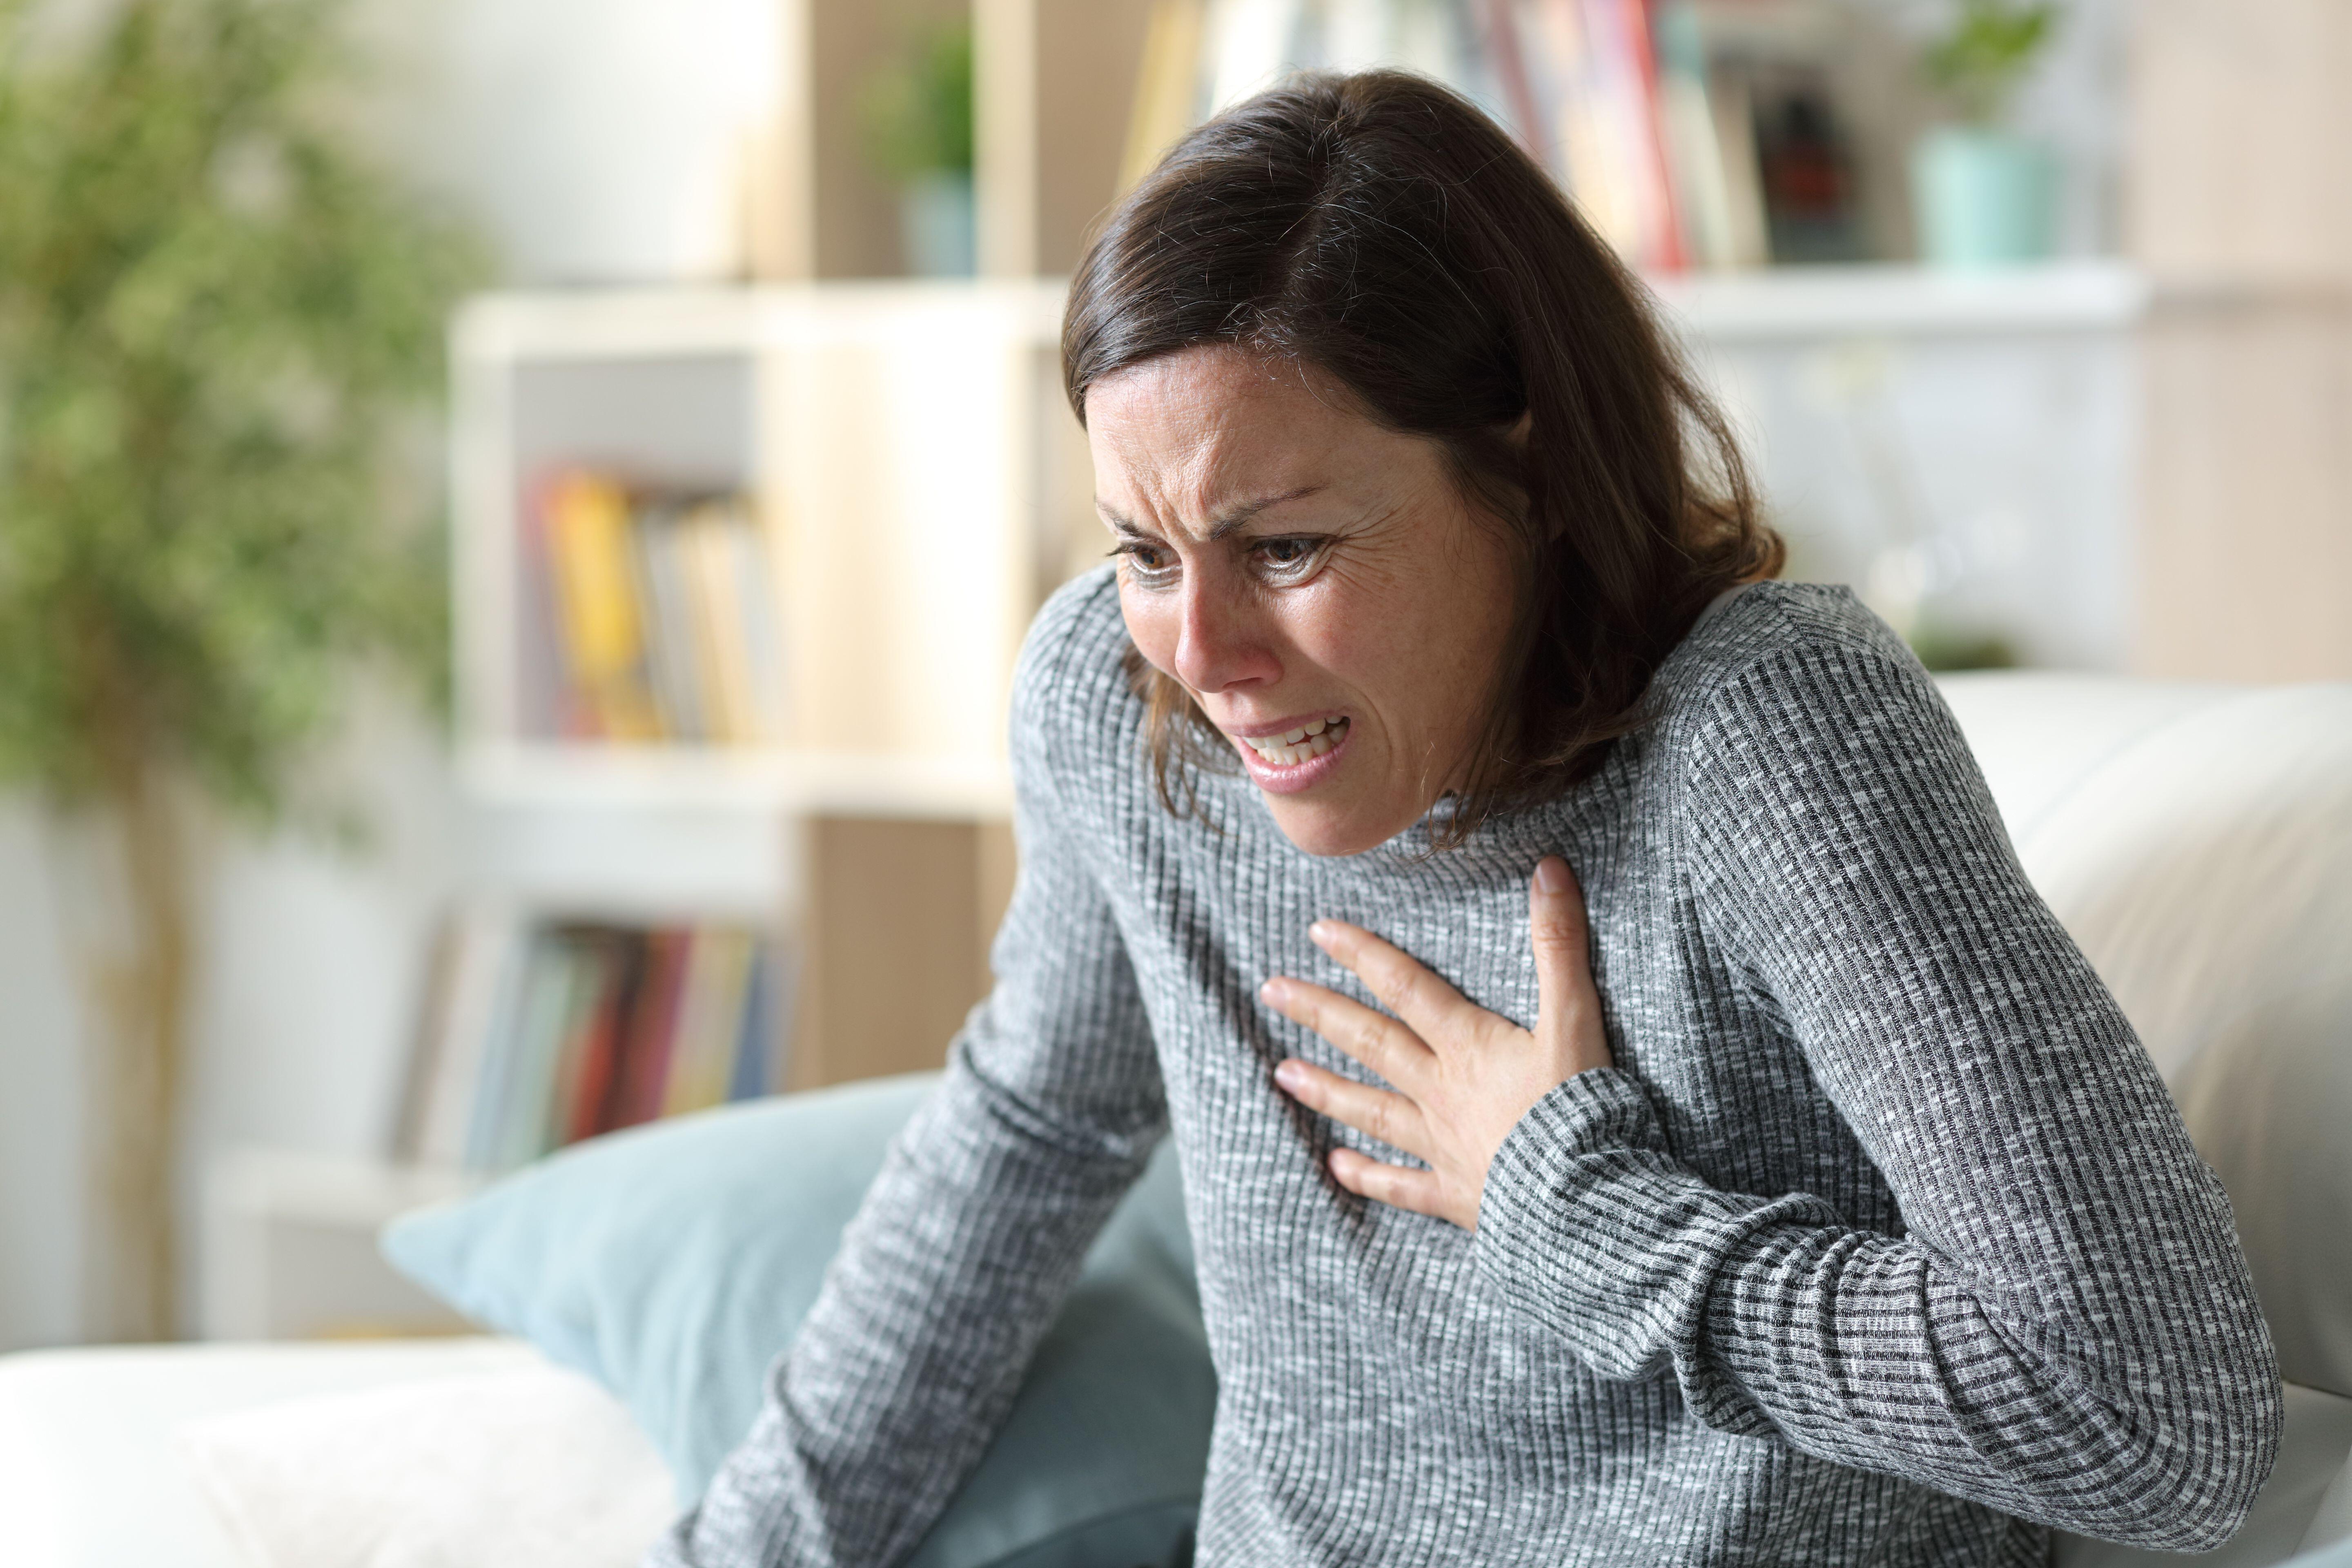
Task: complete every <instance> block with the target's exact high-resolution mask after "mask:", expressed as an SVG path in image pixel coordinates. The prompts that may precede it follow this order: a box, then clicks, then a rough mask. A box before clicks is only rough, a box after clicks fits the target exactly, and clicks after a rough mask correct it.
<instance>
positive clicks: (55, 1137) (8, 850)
mask: <svg viewBox="0 0 2352 1568" xmlns="http://www.w3.org/2000/svg"><path fill="white" fill-rule="evenodd" d="M43 828H44V824H43V822H42V819H41V817H40V815H39V814H38V813H37V812H36V811H35V810H34V809H33V808H32V807H31V805H29V804H28V803H27V802H26V801H25V800H24V799H22V798H21V797H18V798H14V799H8V800H5V802H0V1086H5V1087H0V1350H13V1349H16V1348H17V1347H19V1346H23V1345H33V1344H56V1343H60V1342H66V1341H68V1340H71V1339H74V1338H75V1337H77V1335H78V1334H79V1331H80V1326H81V1279H80V1277H81V1266H82V1253H81V1215H82V1207H81V1182H80V1171H81V1136H80V1106H81V1097H80V1077H79V1068H78V1059H77V1057H78V1054H77V1052H76V1049H75V1043H76V1037H77V1036H76V1031H77V1030H78V1029H79V1025H80V1020H79V1011H78V1007H77V1004H76V998H75V994H74V988H73V981H72V976H71V975H70V974H69V973H68V972H67V967H66V962H65V955H64V953H63V952H62V951H60V948H59V945H58V921H57V918H56V900H54V898H53V897H52V889H51V886H50V876H49V872H50V860H49V856H48V855H47V852H46V848H45V845H44V836H43Z"/></svg>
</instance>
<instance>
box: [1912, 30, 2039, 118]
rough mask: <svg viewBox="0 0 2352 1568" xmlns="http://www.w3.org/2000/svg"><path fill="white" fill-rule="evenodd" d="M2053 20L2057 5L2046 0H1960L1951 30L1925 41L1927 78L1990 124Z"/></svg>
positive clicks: (1970, 114)
mask: <svg viewBox="0 0 2352 1568" xmlns="http://www.w3.org/2000/svg"><path fill="white" fill-rule="evenodd" d="M2057 21H2058V7H2057V6H2056V5H2054V4H2051V3H2049V0H2040V3H2030V4H2029V3H2021V0H1960V8H1959V15H1958V16H1956V17H1954V18H1953V21H1952V26H1951V28H1950V30H1949V31H1948V32H1946V33H1945V34H1944V36H1943V37H1940V38H1938V39H1937V40H1936V41H1935V42H1934V43H1932V44H1930V45H1929V46H1928V47H1927V54H1926V56H1925V57H1924V59H1923V64H1924V65H1925V67H1926V69H1927V79H1928V80H1929V81H1930V82H1932V83H1934V84H1935V85H1936V86H1937V88H1938V89H1942V90H1943V91H1945V92H1947V93H1948V94H1950V95H1951V98H1952V100H1953V101H1954V102H1955V103H1956V104H1958V107H1959V110H1960V112H1961V113H1962V114H1963V115H1964V116H1966V117H1967V118H1968V119H1969V121H1973V122H1975V123H1977V124H1989V123H1990V122H1991V121H1996V120H1999V119H2000V117H2001V115H2002V114H2003V113H2004V112H2005V111H2006V110H2008V108H2009V100H2010V99H2011V96H2012V95H2013V94H2014V93H2015V92H2016V90H2017V84H2018V83H2019V82H2020V81H2021V80H2022V79H2024V77H2025V73H2026V72H2027V71H2029V70H2031V69H2032V67H2033V62H2034V60H2035V59H2036V58H2038V57H2039V56H2040V55H2041V53H2042V49H2043V48H2045V47H2047V46H2048V45H2049V42H2050V39H2051V37H2052V35H2053V32H2054V30H2055V28H2056V26H2057Z"/></svg>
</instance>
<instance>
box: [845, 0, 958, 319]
mask: <svg viewBox="0 0 2352 1568" xmlns="http://www.w3.org/2000/svg"><path fill="white" fill-rule="evenodd" d="M971 70H972V66H971V17H970V16H959V17H955V18H952V19H946V20H940V21H935V22H932V23H930V24H929V25H927V26H920V27H918V28H917V29H916V30H915V31H913V32H912V33H911V34H909V35H908V38H907V40H906V42H905V44H904V45H903V47H901V48H900V50H899V52H898V56H897V58H893V59H892V60H890V61H888V62H887V64H885V65H884V66H883V68H881V69H879V70H878V71H877V72H876V73H875V74H874V75H873V76H872V77H870V78H868V79H866V86H865V90H864V91H863V92H862V93H861V94H860V96H859V101H858V108H859V110H860V113H861V116H862V118H863V120H864V122H865V124H864V129H865V132H866V157H867V159H868V161H869V162H870V163H872V164H873V166H874V168H875V169H876V171H877V173H879V174H881V175H882V176H883V178H884V179H886V180H887V181H888V182H889V183H890V184H893V185H895V186H897V187H898V217H899V232H900V235H901V237H902V239H903V242H904V247H905V251H906V259H907V270H908V271H909V272H912V273H914V274H915V275H916V276H917V277H919V278H968V277H970V276H971V274H972V272H973V271H974V270H975V269H976V261H977V257H978V251H979V245H978V238H977V236H978V214H977V209H976V206H975V204H974V202H973V198H972V179H971V165H972V155H971V142H972V123H971V113H972V85H971Z"/></svg>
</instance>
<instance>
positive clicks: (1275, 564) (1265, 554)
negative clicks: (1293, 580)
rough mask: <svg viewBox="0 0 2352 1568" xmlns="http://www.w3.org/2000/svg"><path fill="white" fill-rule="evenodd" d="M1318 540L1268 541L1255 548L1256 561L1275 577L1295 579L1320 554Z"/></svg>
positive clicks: (1319, 542)
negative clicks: (1262, 563)
mask: <svg viewBox="0 0 2352 1568" xmlns="http://www.w3.org/2000/svg"><path fill="white" fill-rule="evenodd" d="M1322 543H1323V542H1322V541H1321V540H1318V539H1268V540H1263V541H1261V542H1259V544H1258V546H1257V555H1258V559H1259V560H1260V561H1262V562H1264V563H1265V564H1266V565H1267V566H1268V567H1269V568H1271V569H1272V571H1273V573H1274V574H1275V575H1276V576H1277V577H1296V576H1297V575H1299V574H1301V573H1303V572H1305V571H1306V570H1307V568H1308V567H1309V566H1311V565H1313V564H1314V563H1315V562H1316V560H1317V559H1318V557H1319V556H1320V555H1321V554H1322Z"/></svg>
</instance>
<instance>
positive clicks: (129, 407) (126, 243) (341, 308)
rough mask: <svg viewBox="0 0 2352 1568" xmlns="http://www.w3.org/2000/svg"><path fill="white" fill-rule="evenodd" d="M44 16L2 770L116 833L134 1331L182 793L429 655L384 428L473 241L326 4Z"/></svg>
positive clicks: (6, 450) (7, 603) (24, 197)
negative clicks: (67, 24) (357, 121)
mask: <svg viewBox="0 0 2352 1568" xmlns="http://www.w3.org/2000/svg"><path fill="white" fill-rule="evenodd" d="M41 20H42V17H41V15H40V13H39V10H38V7H37V6H36V5H34V4H33V3H32V0H0V780H8V779H13V780H16V781H19V782H23V783H29V784H33V785H35V786H37V788H38V789H39V790H40V791H41V792H42V793H43V794H44V795H46V796H47V798H48V799H49V800H50V801H52V802H53V803H55V804H56V805H58V807H59V808H61V809H62V810H63V811H64V812H66V813H68V814H80V815H82V816H87V817H89V818H90V819H92V820H94V821H96V822H98V823H100V824H103V825H106V826H108V827H109V829H110V832H111V834H112V835H113V837H115V838H116V839H117V840H118V841H119V856H118V861H119V864H120V866H121V874H122V876H123V878H124V882H125V888H124V890H125V891H126V892H127V894H128V895H129V896H128V898H127V900H125V907H126V910H127V912H128V915H129V921H130V927H131V930H130V933H129V935H128V936H127V938H126V940H125V950H124V953H123V955H121V957H120V958H119V959H117V960H115V961H113V962H112V963H110V967H109V970H108V972H107V973H104V974H100V975H96V976H94V977H93V981H92V984H93V987H94V994H93V997H92V1000H93V1001H94V1002H96V1003H98V1004H99V1007H98V1008H97V1010H96V1011H97V1016H99V1017H100V1018H102V1019H103V1020H105V1021H106V1022H107V1024H108V1025H109V1026H110V1029H111V1032H112V1041H111V1043H112V1047H113V1051H114V1055H113V1058H112V1059H111V1061H110V1063H109V1064H108V1068H109V1070H106V1071H103V1072H100V1073H98V1074H93V1075H92V1077H91V1081H92V1082H93V1084H94V1085H99V1086H105V1087H106V1088H107V1089H110V1100H112V1123H111V1126H110V1130H109V1131H108V1134H107V1135H106V1137H105V1138H104V1139H103V1140H102V1142H104V1143H105V1144H106V1146H107V1148H108V1149H109V1150H110V1154H109V1155H108V1156H107V1160H108V1162H109V1169H108V1172H107V1176H106V1182H105V1189H106V1193H107V1196H108V1199H109V1202H110V1208H111V1209H112V1211H113V1215H114V1217H115V1220H116V1222H117V1226H116V1228H117V1231H118V1233H121V1234H119V1235H118V1237H117V1246H118V1249H119V1251H120V1256H119V1258H118V1259H117V1268H116V1272H117V1276H118V1281H117V1284H118V1291H119V1292H121V1293H123V1294H126V1295H127V1296H128V1297H130V1298H131V1310H129V1312H128V1313H127V1315H126V1317H125V1318H124V1320H123V1321H122V1323H121V1328H122V1329H123V1330H124V1331H131V1332H137V1331H142V1330H143V1331H146V1332H149V1333H158V1334H160V1333H168V1332H169V1331H170V1330H171V1327H172V1319H173V1297H172V1276H173V1267H174V1266H173V1258H172V1237H171V1227H170V1221H169V1216H170V1213H171V1203H170V1193H169V1187H168V1182H169V1179H170V1174H171V1160H172V1146H173V1122H174V1120H175V1116H176V1100H177V1095H178V1081H179V1078H180V1073H181V1058H182V1055H183V1045H184V1033H185V1013H186V1005H187V999H188V991H189V985H190V976H191V974H192V973H193V952H194V942H193V935H192V931H191V928H190V912H189V911H190V904H189V891H188V887H187V876H188V873H187V870H186V867H185V864H184V850H183V842H184V826H185V824H184V821H183V820H182V817H183V816H184V809H185V805H186V803H187V802H188V801H190V800H191V799H193V798H194V797H208V798H209V799H211V800H212V801H214V802H216V803H219V804H221V805H226V806H227V807H229V808H230V809H232V810H233V811H236V812H238V813H241V814H243V815H244V816H247V818H248V819H251V820H255V821H257V822H268V821H271V820H274V819H276V818H278V817H279V816H281V815H282V814H283V813H284V812H285V811H286V810H287V808H288V807H289V804H295V803H294V802H293V800H292V797H293V796H294V795H296V794H298V793H299V792H298V791H297V790H295V788H294V787H293V786H294V781H295V779H296V777H297V765H298V763H299V761H300V760H301V758H302V757H303V755H304V752H305V751H306V749H307V748H308V747H309V746H310V744H311V743H312V742H315V741H316V740H317V739H318V738H319V737H320V735H321V733H322V731H325V730H327V729H328V728H329V727H330V726H331V723H332V721H334V719H335V718H336V716H337V711H338V708H339V703H340V700H341V694H342V693H343V691H344V689H345V686H344V682H345V680H346V678H347V676H348V675H349V673H350V671H351V668H352V665H353V663H354V661H355V660H359V659H362V658H368V657H371V656H373V657H377V658H385V657H388V658H389V659H390V661H391V662H392V663H393V664H394V665H395V666H397V667H399V668H404V669H406V670H408V671H410V672H413V673H415V674H418V675H421V676H424V677H425V678H426V679H427V682H428V684H436V683H437V678H436V674H435V672H436V668H437V662H438V659H439V658H440V650H441V648H442V647H443V646H444V640H445V639H444V637H443V635H442V623H443V617H444V615H445V609H444V606H445V605H446V594H445V593H444V591H443V588H442V578H441V574H440V572H439V570H438V569H437V567H436V564H435V561H434V555H435V549H434V546H433V544H432V543H431V541H432V539H433V537H434V535H433V533H432V531H430V530H429V528H427V527H426V526H425V524H427V523H429V522H430V521H431V517H430V511H431V509H430V508H429V506H418V505H408V506H405V507H404V506H403V505H402V504H401V501H402V498H401V494H400V492H401V489H402V488H403V487H402V479H403V475H404V472H409V473H413V470H414V468H415V455H414V454H413V453H411V454H407V455H406V458H405V468H404V454H403V453H401V452H400V451H399V450H398V447H399V446H400V440H399V437H400V436H401V434H402V431H403V428H404V421H405V422H406V427H407V428H409V429H411V430H413V429H415V428H416V427H417V426H416V425H415V420H416V417H417V416H418V415H419V414H420V413H421V412H422V411H424V410H425V409H426V408H427V407H429V399H430V397H431V395H433V394H434V393H435V391H436V389H437V387H438V385H439V383H440V379H441V335H442V329H443V321H444V319H445V316H446V310H447V307H448V304H449V302H450V301H451V300H452V299H453V297H454V295H455V293H456V292H457V289H459V288H460V287H461V286H462V284H463V283H464V282H465V281H467V279H468V278H469V277H470V276H471V275H472V273H473V271H474V268H475V267H476V256H475V251H474V248H473V247H472V245H471V244H470V242H469V241H467V240H466V239H464V238H463V237H460V236H459V235H458V234H457V231H456V230H455V229H454V228H452V227H451V226H447V225H446V224H444V223H441V222H438V221H436V220H434V219H432V218H429V217H427V216H424V215H423V214H422V213H421V212H420V210H419V209H418V208H417V206H416V205H415V203H414V202H413V201H412V200H411V199H410V198H408V197H406V196H405V195H403V194H402V192H401V191H400V189H399V188H398V187H397V186H396V185H395V184H394V183H393V182H392V181H391V180H389V179H388V178H387V177H386V176H384V175H383V174H380V173H379V172H377V171H376V170H374V169H373V168H372V167H371V166H370V165H369V164H368V163H366V162H365V161H364V160H362V159H361V158H359V157H358V156H356V155H355V154H354V153H352V152H351V151H350V150H349V149H348V147H347V146H346V145H345V143H344V142H343V141H342V140H341V138H340V137H339V136H338V135H336V134H335V133H334V132H333V130H332V128H331V112H330V111H331V108H332V105H331V101H330V100H329V89H331V88H332V87H334V86H335V85H337V79H338V77H339V75H340V73H341V67H342V65H343V62H342V61H341V60H340V59H339V58H338V56H337V52H336V46H335V41H334V40H335V37H336V31H335V26H336V21H337V6H336V5H335V3H334V0H122V3H121V4H120V5H117V6H115V7H113V8H112V9H111V11H110V14H109V15H108V16H107V19H106V20H105V22H104V23H103V25H102V26H100V28H99V30H98V31H97V33H96V35H95V36H94V37H89V38H86V39H84V40H82V41H80V42H79V43H78V44H74V45H71V46H66V45H60V44H58V43H56V42H54V41H52V39H51V35H50V32H49V31H45V30H44V29H43V28H42V27H41V26H37V23H38V22H40V21H41ZM407 488H408V489H410V490H412V491H414V490H415V489H418V487H416V486H415V485H414V484H411V485H409V486H408V487H407ZM404 512H405V513H406V514H407V516H408V519H409V521H410V522H411V523H412V526H408V527H405V528H404V527H402V526H400V525H399V522H400V518H401V515H402V514H403V513H404ZM124 1234H127V1235H128V1237H129V1239H128V1240H127V1241H126V1240H124V1239H122V1235H124Z"/></svg>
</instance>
